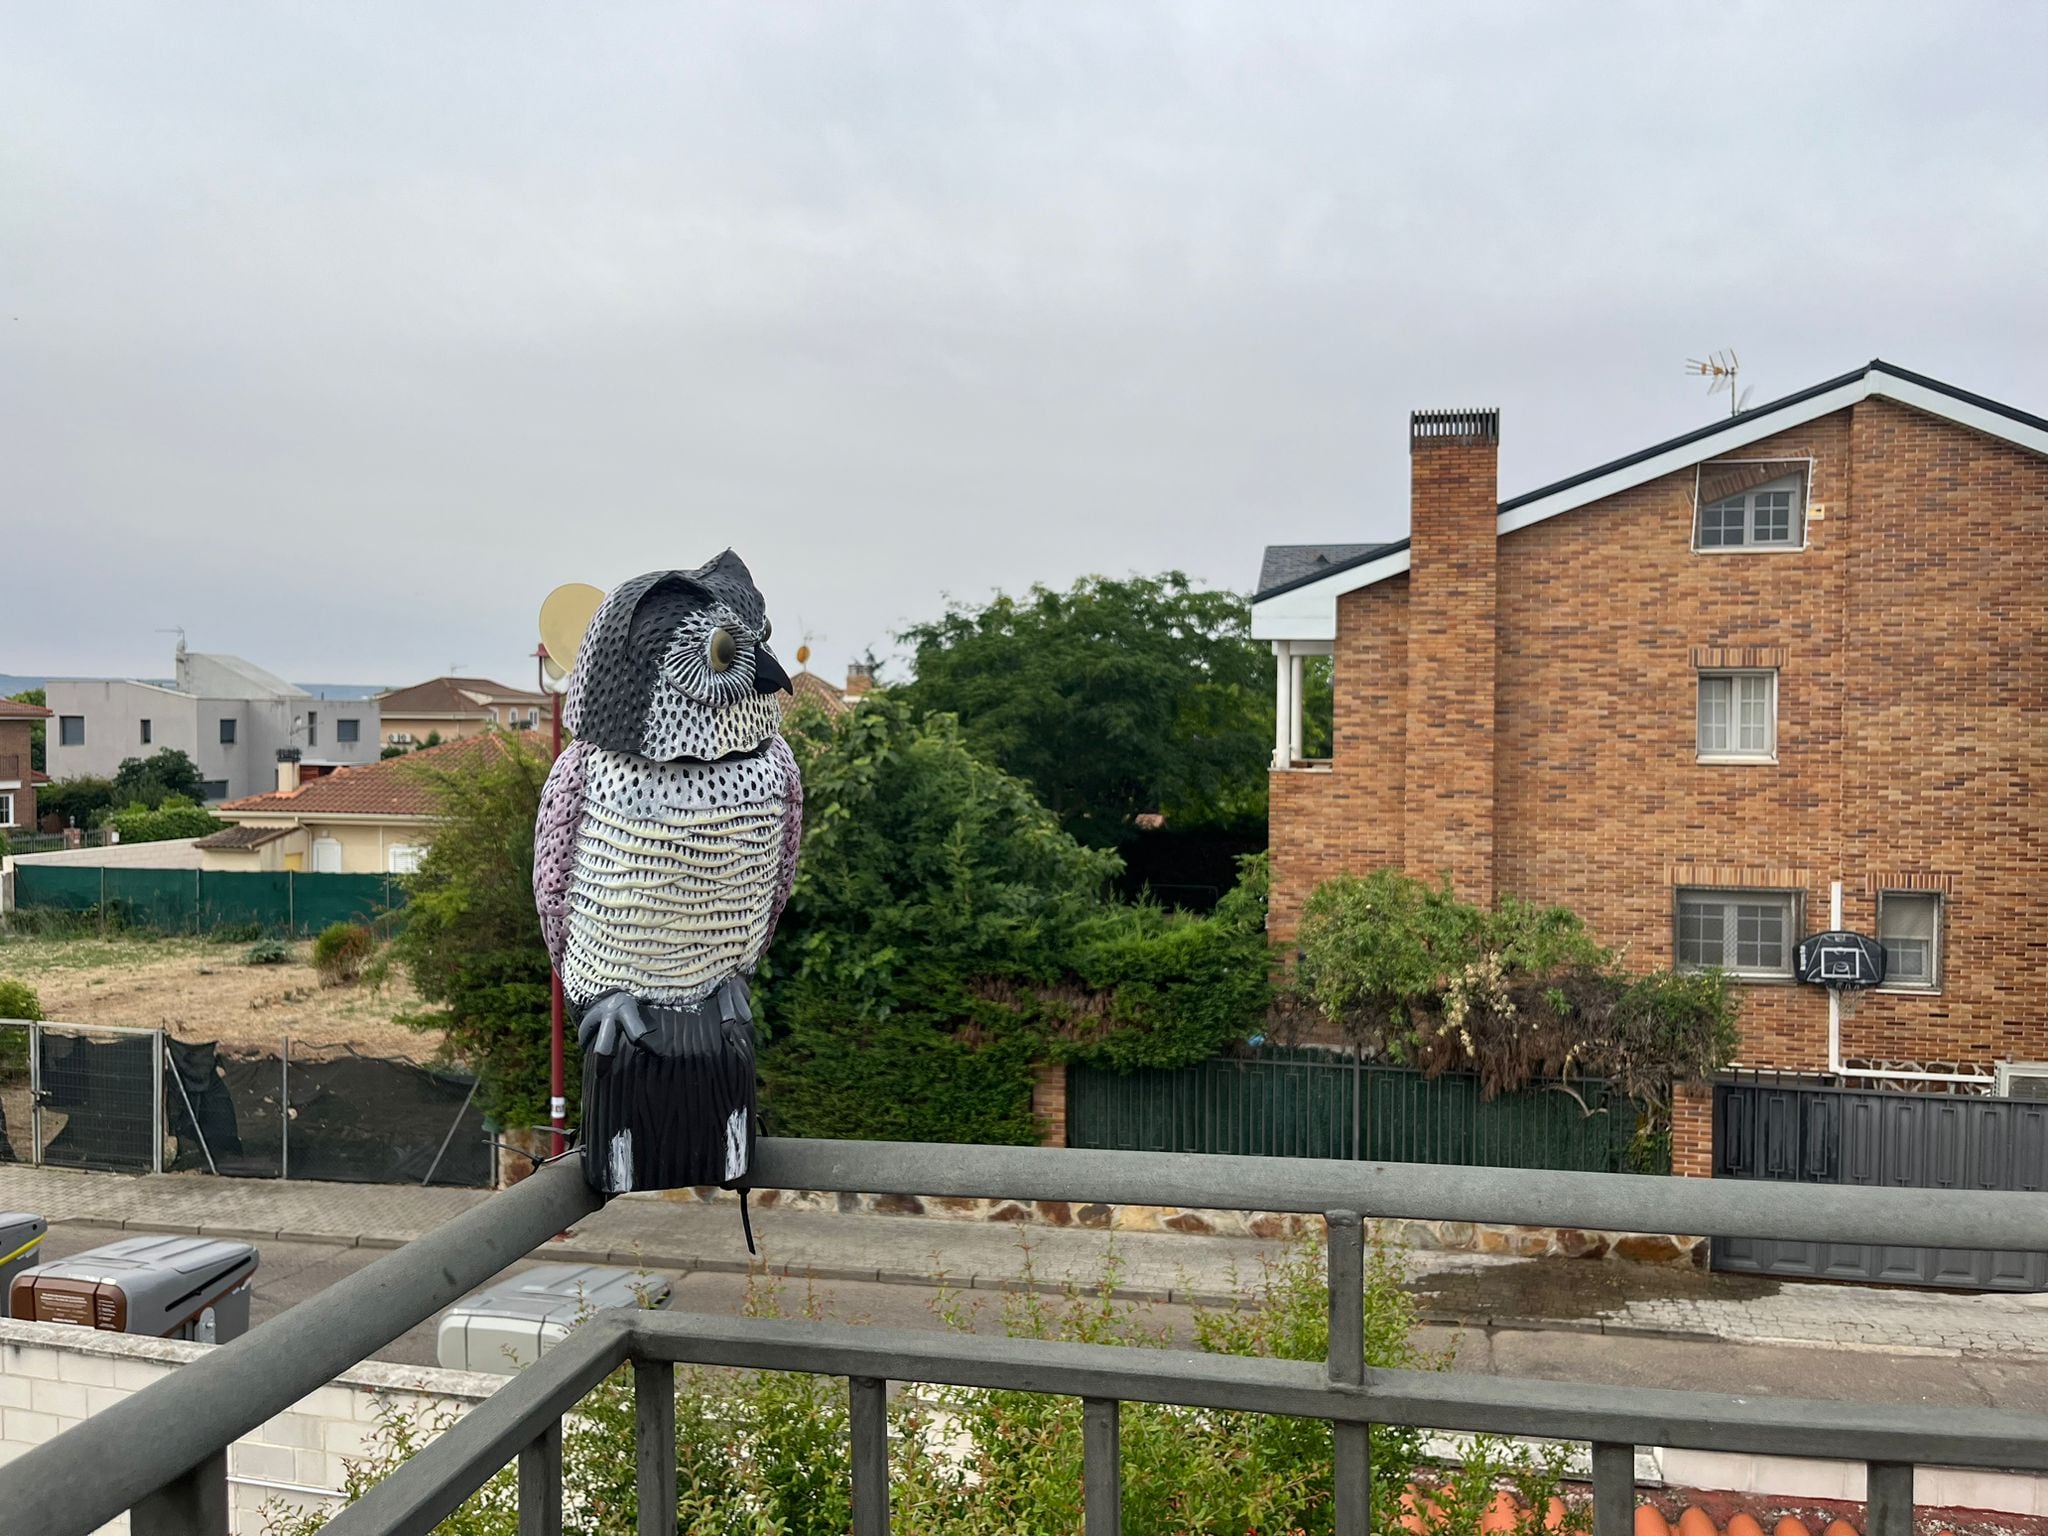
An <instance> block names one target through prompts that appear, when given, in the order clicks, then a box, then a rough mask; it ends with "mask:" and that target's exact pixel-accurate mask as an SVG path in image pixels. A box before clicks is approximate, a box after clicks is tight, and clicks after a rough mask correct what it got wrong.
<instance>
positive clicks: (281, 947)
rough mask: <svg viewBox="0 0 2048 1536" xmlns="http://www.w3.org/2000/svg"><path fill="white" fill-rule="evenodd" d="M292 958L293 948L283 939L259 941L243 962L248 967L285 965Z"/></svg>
mask: <svg viewBox="0 0 2048 1536" xmlns="http://www.w3.org/2000/svg"><path fill="white" fill-rule="evenodd" d="M291 957H292V947H291V945H289V944H287V943H285V941H284V940H283V939H258V940H257V941H256V942H255V943H254V944H251V945H250V946H249V949H248V952H247V953H246V954H244V955H243V956H242V960H243V963H245V964H247V965H284V964H286V963H287V962H289V961H290V959H291Z"/></svg>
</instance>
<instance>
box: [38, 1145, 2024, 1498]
mask: <svg viewBox="0 0 2048 1536" xmlns="http://www.w3.org/2000/svg"><path fill="white" fill-rule="evenodd" d="M757 1174H758V1178H757V1182H758V1183H759V1184H760V1185H761V1186H763V1187H780V1188H796V1189H820V1190H839V1191H865V1192H872V1193H878V1194H921V1195H933V1196H947V1195H959V1196H996V1197H1007V1198H1011V1199H1019V1200H1032V1199H1041V1200H1063V1201H1070V1202H1077V1203H1091V1202H1100V1203H1105V1204H1157V1205H1175V1206H1182V1207H1195V1208H1217V1207H1220V1208H1224V1209H1257V1210H1281V1211H1295V1212H1304V1213H1319V1214H1322V1215H1324V1216H1325V1217H1327V1219H1328V1224H1329V1228H1328V1229H1329V1272H1330V1350H1329V1358H1328V1359H1327V1361H1325V1362H1324V1363H1322V1364H1316V1363H1312V1362H1301V1361H1284V1360H1253V1359H1244V1358H1241V1357H1235V1356H1215V1355H1205V1354H1199V1353H1191V1352H1183V1351H1172V1350H1155V1349H1135V1348H1121V1347H1118V1346H1114V1345H1092V1344H1064V1343H1051V1342H1045V1341H1041V1340H1032V1339H1007V1338H980V1337H975V1336H972V1335H959V1334H950V1333H939V1332H918V1331H900V1330H890V1329H877V1328H857V1327H844V1326H838V1325H832V1324H824V1323H802V1322H783V1321H766V1320H760V1319H749V1318H727V1317H705V1316H690V1315H686V1314H675V1313H659V1312H635V1311H627V1312H606V1313H600V1314H599V1315H598V1316H597V1317H595V1318H593V1319H592V1320H591V1321H590V1322H588V1323H586V1324H585V1325H584V1326H583V1327H582V1328H580V1329H578V1330H577V1331H576V1332H575V1333H574V1334H572V1335H571V1336H570V1337H569V1338H568V1339H567V1340H565V1341H564V1342H563V1343H562V1344H560V1345H559V1346H557V1347H556V1348H555V1349H554V1350H552V1351H551V1352H550V1353H548V1354H547V1355H545V1356H543V1357H542V1358H541V1359H540V1360H539V1362H537V1363H536V1364H534V1365H532V1366H529V1367H528V1368H527V1369H526V1370H524V1371H522V1372H521V1373H520V1374H519V1375H517V1376H515V1377H513V1378H511V1379H510V1380H509V1381H508V1382H507V1383H506V1385H505V1386H504V1387H503V1388H501V1389H500V1390H499V1391H498V1392H497V1393H496V1394H495V1395H494V1396H493V1397H491V1398H490V1399H489V1400H487V1401H486V1402H484V1403H482V1404H481V1405H479V1406H478V1407H476V1408H475V1409H473V1410H472V1411H471V1412H470V1413H469V1414H467V1415H466V1416H465V1417H464V1418H462V1419H461V1420H460V1421H459V1422H458V1423H456V1424H455V1425H454V1426H453V1427H452V1428H451V1429H449V1430H448V1431H447V1432H446V1433H445V1434H443V1435H442V1436H441V1437H440V1438H439V1439H437V1440H436V1441H435V1442H434V1443H433V1444H432V1445H431V1446H429V1447H427V1448H426V1449H425V1450H424V1451H422V1452H421V1453H420V1454H418V1455H417V1456H415V1457H414V1458H413V1459H412V1460H411V1461H409V1462H407V1463H406V1464H405V1465H404V1466H402V1467H400V1468H399V1469H398V1470H397V1471H396V1472H394V1473H393V1474H392V1475H391V1476H390V1477H388V1478H386V1479H385V1480H384V1481H383V1482H382V1483H380V1484H379V1485H378V1486H377V1487H376V1488H375V1489H373V1490H372V1491H371V1492H370V1493H369V1494H368V1495H366V1496H365V1497H364V1498H362V1499H361V1500H359V1501H358V1502H357V1503H356V1504H354V1505H352V1506H351V1507H349V1508H348V1509H346V1510H344V1511H342V1512H341V1513H340V1514H338V1515H337V1516H336V1517H335V1518H334V1520H333V1521H332V1522H331V1523H330V1525H329V1526H328V1531H329V1532H330V1533H332V1536H371V1533H376V1536H395V1533H424V1532H428V1531H430V1530H432V1529H433V1527H434V1525H435V1524H436V1523H437V1522H438V1521H439V1520H441V1519H442V1518H444V1517H445V1516H446V1515H448V1514H449V1513H451V1512H452V1511H453V1510H455V1509H456V1508H457V1507H458V1506H459V1505H460V1504H461V1503H462V1501H463V1500H464V1499H465V1498H467V1497H468V1496H469V1495H470V1494H471V1493H472V1492H474V1491H475V1490H476V1489H478V1488H480V1487H481V1486H482V1485H483V1484H484V1483H485V1482H486V1481H487V1480H488V1479H489V1478H490V1477H491V1476H492V1475H493V1474H494V1473H496V1472H497V1471H498V1470H499V1469H500V1468H502V1467H504V1466H506V1465H508V1464H509V1463H511V1462H513V1461H515V1460H516V1461H517V1463H518V1469H519V1470H518V1486H519V1510H520V1514H519V1523H520V1532H521V1536H546V1533H553V1532H558V1531H559V1530H560V1528H561V1518H562V1428H561V1426H562V1418H563V1416H564V1415H565V1414H568V1413H571V1412H573V1411H574V1410H575V1408H576V1405H577V1404H578V1403H579V1402H580V1401H581V1400H582V1398H583V1397H584V1395H585V1394H586V1393H588V1392H589V1391H590V1390H591V1389H592V1388H593V1387H594V1386H596V1385H597V1384H598V1383H599V1382H600V1381H602V1380H603V1379H604V1378H605V1377H606V1376H607V1375H608V1374H610V1372H612V1371H613V1370H615V1369H616V1368H618V1367H619V1366H620V1365H622V1364H625V1363H627V1362H631V1363H632V1366H633V1370H634V1377H635V1382H636V1392H635V1398H636V1403H637V1410H638V1488H639V1529H640V1531H641V1532H642V1533H643V1536H653V1533H661V1536H669V1533H672V1532H673V1530H674V1527H675V1508H676V1465H675V1391H674V1383H675V1378H674V1368H675V1366H676V1364H677V1363H679V1362H680V1363H688V1364H699V1365H710V1366H732V1367H742V1368H753V1369H762V1370H783V1371H803V1372H810V1373H813V1374H821V1375H831V1376H845V1377H847V1378H848V1380H849V1383H850V1387H849V1390H850V1393H851V1424H852V1432H851V1440H852V1444H851V1446H850V1453H851V1457H852V1475H853V1504H854V1531H855V1532H856V1536H881V1533H882V1532H884V1531H886V1530H887V1529H888V1522H889V1483H888V1428H887V1420H886V1417H885V1414H884V1398H885V1391H886V1384H887V1383H888V1382H890V1381H899V1382H922V1383H938V1384H944V1385H950V1386H962V1387H986V1388H997V1389H1003V1390H1010V1391H1024V1392H1039V1393H1051V1394H1059V1395H1066V1396H1073V1397H1078V1398H1080V1399H1082V1401H1083V1403H1084V1413H1083V1423H1084V1433H1083V1454H1084V1470H1083V1488H1084V1497H1085V1507H1086V1526H1087V1530H1088V1532H1089V1533H1090V1536H1108V1533H1111V1532H1115V1531H1117V1530H1118V1528H1119V1522H1120V1511H1119V1503H1120V1493H1119V1468H1118V1452H1117V1429H1118V1414H1119V1405H1120V1404H1122V1403H1124V1402H1133V1401H1138V1402H1155V1403H1172V1404H1183V1405H1187V1406H1190V1407H1204V1408H1218V1409H1239V1410H1245V1411H1250V1412H1256V1413H1279V1414H1290V1415H1295V1416H1299V1417H1305V1418H1316V1419H1325V1420H1328V1421H1329V1422H1330V1424H1331V1425H1332V1430H1333V1435H1334V1441H1335V1473H1336V1484H1335V1502H1336V1526H1337V1530H1338V1531H1339V1532H1340V1533H1343V1536H1363V1533H1364V1532H1365V1531H1366V1528H1367V1527H1366V1519H1367V1490H1368V1486H1369V1479H1368V1475H1367V1473H1368V1465H1367V1455H1368V1440H1367V1432H1368V1427H1369V1426H1370V1425H1372V1424H1395V1425H1412V1426H1416V1427H1421V1428H1428V1429H1439V1430H1454V1431H1488V1432H1494V1433H1500V1434H1511V1435H1536V1436H1544V1437H1548V1438H1551V1439H1559V1440H1578V1441H1584V1442H1588V1443H1589V1444H1590V1445H1591V1447H1592V1475H1593V1520H1594V1532H1595V1536H1628V1533H1630V1532H1631V1531H1632V1530H1633V1524H1634V1513H1635V1499H1634V1487H1633V1483H1634V1455H1633V1449H1634V1447H1635V1446H1637V1445H1668V1446H1679V1447H1686V1448H1692V1449H1699V1450H1710V1451H1730V1452H1736V1453H1748V1454H1767V1455H1789V1456H1805V1457H1818V1458H1828V1459H1836V1460H1849V1461H1862V1462H1864V1463H1866V1464H1867V1467H1868V1473H1869V1481H1868V1508H1867V1514H1866V1523H1865V1527H1864V1529H1865V1533H1866V1536H1908V1533H1909V1532H1910V1531H1911V1529H1912V1516H1913V1469H1914V1467H1915V1465H1916V1464H1932V1465H1941V1466H1955V1467H1968V1468H1980V1469H1988V1470H2005V1471H2023V1472H2048V1416H2041V1415H2035V1414H2015V1413H2005V1412H1996V1411H1992V1410H1989V1409H1955V1408H1941V1409H1932V1408H1924V1407H1918V1406H1913V1405H1908V1404H1862V1403H1846V1402H1820V1401H1811V1400H1805V1399H1797V1398H1771V1397H1750V1396H1730V1395H1726V1394H1720V1393H1706V1392H1676V1391H1664V1390H1655V1389H1647V1388H1637V1387H1609V1386H1600V1385H1593V1384H1584V1385H1582V1384H1576V1383H1570V1382H1558V1381H1536V1380H1519V1379H1514V1378H1507V1377H1485V1376H1467V1375H1458V1374H1453V1373H1439V1372H1420V1371H1395V1370H1368V1369H1366V1368H1365V1365H1364V1349H1363V1296H1364V1286H1363V1265H1364V1251H1363V1219H1364V1218H1366V1217H1373V1218H1377V1217H1438V1218H1444V1219H1453V1220H1462V1221H1473V1222H1508V1223H1517V1222H1520V1223H1531V1224H1541V1225H1557V1226H1573V1227H1582V1228H1590V1229H1594V1230H1606V1231H1645V1230H1648V1231H1665V1232H1683V1233H1689V1234H1701V1235H1709V1236H1723V1237H1744V1236H1747V1237H1772V1238H1783V1239H1796V1240H1808V1241H1822V1242H1837V1243H1869V1242H1892V1241H1897V1240H1898V1239H1899V1238H1900V1236H1901V1235H1902V1234H1909V1235H1910V1236H1911V1239H1912V1240H1913V1241H1914V1242H1916V1243H1925V1244H1931V1245H1935V1246H1940V1247H1948V1248H1994V1249H2006V1250H2023V1251H2024V1250H2030V1249H2038V1248H2042V1247H2044V1246H2048V1194H2038V1193H2027V1194H2003V1193H2000V1194H1992V1193H1980V1192H1976V1191H1961V1190H1941V1191H1930V1190H1908V1189H1876V1188H1838V1187H1824V1186H1817V1185H1798V1184H1770V1183H1749V1182H1741V1183H1736V1182H1730V1181H1710V1180H1696V1179H1655V1178H1643V1177H1639V1176H1632V1175H1625V1174H1599V1173H1545V1172H1530V1171H1523V1170H1510V1169H1493V1168H1451V1167H1437V1166H1421V1165H1408V1164H1392V1163H1378V1164H1375V1163H1346V1162H1323V1161H1316V1160H1309V1159H1299V1160H1297V1159H1281V1158H1229V1157H1198V1156H1183V1155H1176V1154H1166V1153H1150V1152H1084V1151H1057V1150H1045V1149H1039V1148H1013V1147H961V1146H928V1145H916V1144H900V1143H899V1144H887V1143H863V1142H796V1141H772V1140H771V1141H764V1142H762V1143H761V1145H760V1156H759V1160H758V1165H757ZM597 1203H598V1202H597V1199H596V1197H595V1196H594V1195H593V1194H592V1193H591V1192H590V1190H589V1189H588V1188H587V1187H586V1186H585V1185H584V1183H583V1181H582V1178H581V1176H580V1173H579V1171H578V1170H577V1168H576V1166H575V1164H574V1163H560V1164H556V1165H554V1166H551V1167H549V1168H546V1169H544V1170H542V1171H541V1172H540V1173H538V1174H536V1175H535V1176H534V1177H533V1178H531V1179H528V1180H527V1181H526V1182H525V1183H523V1184H521V1185H519V1186H517V1187H516V1188H514V1189H512V1190H509V1191H507V1192H506V1193H504V1194H501V1195H498V1196H496V1197H494V1198H493V1199H491V1200H489V1201H486V1202H485V1203H484V1204H482V1205H480V1206H478V1207H477V1208H476V1209H474V1210H472V1211H470V1212H468V1213H466V1214H465V1215H463V1216H462V1217H460V1218H458V1219H457V1220H456V1221H453V1222H451V1223H449V1224H448V1225H447V1226H446V1227H443V1228H442V1229H441V1230H439V1231H438V1232H435V1233H433V1234H431V1235H430V1236H428V1237H425V1238H422V1239H420V1240H419V1241H417V1242H415V1243H412V1244H410V1245H409V1246H407V1247H405V1248H402V1249H400V1250H398V1251H397V1252H395V1253H393V1254H391V1255H390V1256H388V1257H387V1258H384V1259H381V1260H379V1261H378V1262H376V1263H375V1264H372V1265H370V1266H369V1267H368V1268H366V1269H363V1270H361V1271H359V1272H357V1273H356V1274H355V1275H353V1276H351V1277H349V1278H348V1279H346V1280H344V1281H342V1282H340V1283H339V1284H337V1285H335V1286H333V1287H331V1288H330V1289H329V1290H327V1291H326V1292H324V1293H322V1294H321V1295H320V1296H318V1297H317V1298H315V1299H314V1300H312V1301H309V1302H306V1303H304V1304H303V1305H301V1306H298V1307H295V1308H293V1309H292V1310H291V1311H289V1312H287V1313H285V1314H284V1315H283V1316H281V1317H278V1318H275V1319H273V1320H272V1321H271V1322H269V1323H266V1324H265V1325H263V1326H262V1327H260V1328H257V1329H255V1330H254V1331H252V1332H251V1333H249V1334H247V1335H246V1336H244V1337H243V1338H241V1339H239V1340H237V1341H235V1342H234V1343H232V1344H227V1345H224V1346H222V1347H221V1348H220V1349H218V1350H216V1351H215V1352H213V1353H212V1354H209V1355H208V1356H207V1357H206V1358H204V1359H201V1360H196V1361H193V1362H192V1363H190V1364H188V1365H185V1366H183V1367H181V1368H180V1369H179V1370H178V1371H177V1372H175V1373H174V1374H172V1375H171V1376H169V1377H166V1378H165V1379H163V1380H162V1381H160V1382H158V1383H156V1384H155V1385H153V1386H151V1387H149V1388H148V1389H146V1390H145V1391H142V1392H138V1393H136V1394H135V1395H134V1396H133V1397H130V1398H128V1399H126V1400H124V1401H122V1402H121V1403H118V1404H116V1405H115V1406H113V1407H111V1408H108V1409H107V1410H105V1411H104V1412H102V1413H100V1414H98V1415H96V1416H95V1417H94V1418H92V1419H89V1420H88V1421H86V1422H85V1423H84V1424H81V1425H79V1426H78V1427H76V1428H74V1429H72V1430H69V1431H67V1432H66V1433H65V1434H63V1435H61V1436H59V1437H58V1438H57V1439H55V1440H53V1441H51V1442H50V1443H49V1444H47V1445H44V1446H42V1447H40V1448H38V1449H37V1450H35V1451H33V1452H31V1453H30V1454H28V1455H27V1456H24V1457H22V1458H21V1459H19V1460H17V1461H15V1462H13V1463H11V1464H9V1465H7V1466H5V1467H0V1524H4V1526H5V1529H7V1530H9V1531H13V1530H20V1531H35V1532H41V1533H49V1536H73V1533H76V1536H84V1533H86V1532H89V1531H92V1530H94V1529H95V1528H97V1527H98V1526H99V1525H101V1524H102V1523H103V1522H105V1521H107V1520H109V1519H112V1518H114V1517H115V1516H117V1515H118V1514H120V1513H121V1512H122V1511H123V1510H130V1511H131V1521H130V1530H131V1531H132V1532H133V1533H134V1536H202V1533H203V1536H221V1533H224V1532H225V1531H226V1530H227V1521H228V1506H227V1459H226V1450H227V1446H228V1445H229V1443H230V1442H232V1441H233V1440H235V1439H237V1438H239V1437H240V1436H241V1435H244V1434H246V1433H248V1432H249V1431H250V1430H252V1429H254V1428H255V1427H256V1426H257V1425H259V1424H261V1423H263V1422H264V1421H265V1420H266V1419H269V1418H271V1417H273V1416H274V1415H276V1414H278V1413H280V1412H282V1411H284V1410H285V1409H286V1408H288V1407H290V1406H291V1405H292V1404H293V1403H295V1402H296V1401H298V1400H299V1399H300V1398H302V1397H304V1396H305V1395H307V1394H308V1393H310V1392H311V1391H313V1390H314V1389H315V1388H317V1387H319V1386H321V1385H323V1384H324V1383H326V1382H327V1381H328V1380H330V1379H331V1378H332V1377H333V1376H334V1375H336V1374H337V1373H338V1372H340V1371H342V1370H343V1369H345V1368H347V1367H348V1366H350V1365H353V1364H354V1363H355V1362H356V1361H358V1360H360V1359H362V1358H363V1357H364V1356H366V1355H368V1354H369V1353H370V1352H371V1351H372V1350H374V1349H376V1348H377V1347H379V1346H380V1345H382V1344H384V1343H387V1342H389V1341H390V1340H391V1339H393V1338H396V1337H397V1336H398V1335H399V1334H401V1333H403V1332H404V1331H405V1330H406V1329H408V1328H410V1327H412V1326H414V1325H415V1324H417V1323H419V1322H421V1321H423V1320H424V1319H425V1318H427V1317H429V1316H430V1315H432V1313H434V1312H435V1311H436V1310H437V1309H439V1308H440V1307H441V1306H443V1305H445V1304H447V1303H448V1302H450V1301H453V1300H455V1299H456V1298H458V1297H459V1296H461V1295H463V1294H464V1293H466V1292H467V1291H468V1290H470V1289H471V1288H473V1287H474V1286H476V1285H477V1284H479V1283H481V1282H482V1281H483V1280H485V1279H487V1278H488V1277H489V1276H491V1275H492V1274H495V1273H496V1272H497V1271H498V1270H500V1269H502V1268H503V1267H505V1266H506V1265H507V1264H509V1263H511V1262H513V1261H514V1260H516V1259H518V1258H520V1257H522V1256H523V1255H524V1254H525V1253H526V1252H527V1251H528V1250H530V1249H531V1248H533V1247H534V1246H536V1245H537V1244H538V1243H540V1242H542V1241H544V1240H545V1239H546V1238H547V1237H549V1236H551V1235H552V1234H554V1233H555V1232H557V1231H559V1230H561V1229H562V1228H563V1227H564V1226H567V1225H568V1224H570V1223H571V1222H573V1221H575V1220H576V1219H577V1218H578V1217H579V1216H582V1215H584V1214H586V1213H588V1212H589V1211H590V1210H592V1209H593V1208H594V1207H595V1206H596V1205H597Z"/></svg>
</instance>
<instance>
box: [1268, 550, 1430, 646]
mask: <svg viewBox="0 0 2048 1536" xmlns="http://www.w3.org/2000/svg"><path fill="white" fill-rule="evenodd" d="M1407 569H1408V551H1407V550H1405V549H1400V550H1396V551H1395V552H1394V553H1393V554H1391V555H1381V556H1380V557H1379V558H1378V559H1377V560H1368V561H1366V562H1365V564H1363V565H1354V566H1352V567H1351V569H1349V570H1347V571H1335V572H1332V573H1331V574H1330V575H1328V576H1325V577H1324V578H1323V579H1322V580H1321V581H1312V582H1310V583H1309V584H1308V585H1307V586H1302V587H1295V588H1293V589H1291V590H1289V591H1286V592H1276V593H1274V594H1273V596H1271V597H1269V598H1267V599H1266V600H1265V601H1264V602H1260V603H1253V604H1252V638H1253V639H1254V640H1335V639H1336V638H1337V599H1338V598H1339V597H1341V596H1343V594H1345V593H1346V592H1355V591H1357V590H1358V589H1359V588H1360V587H1369V586H1371V585H1372V584H1373V583H1374V582H1376V581H1385V580H1386V579H1387V578H1388V577H1389V576H1399V575H1400V574H1401V573H1402V572H1403V571H1405V570H1407Z"/></svg>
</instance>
